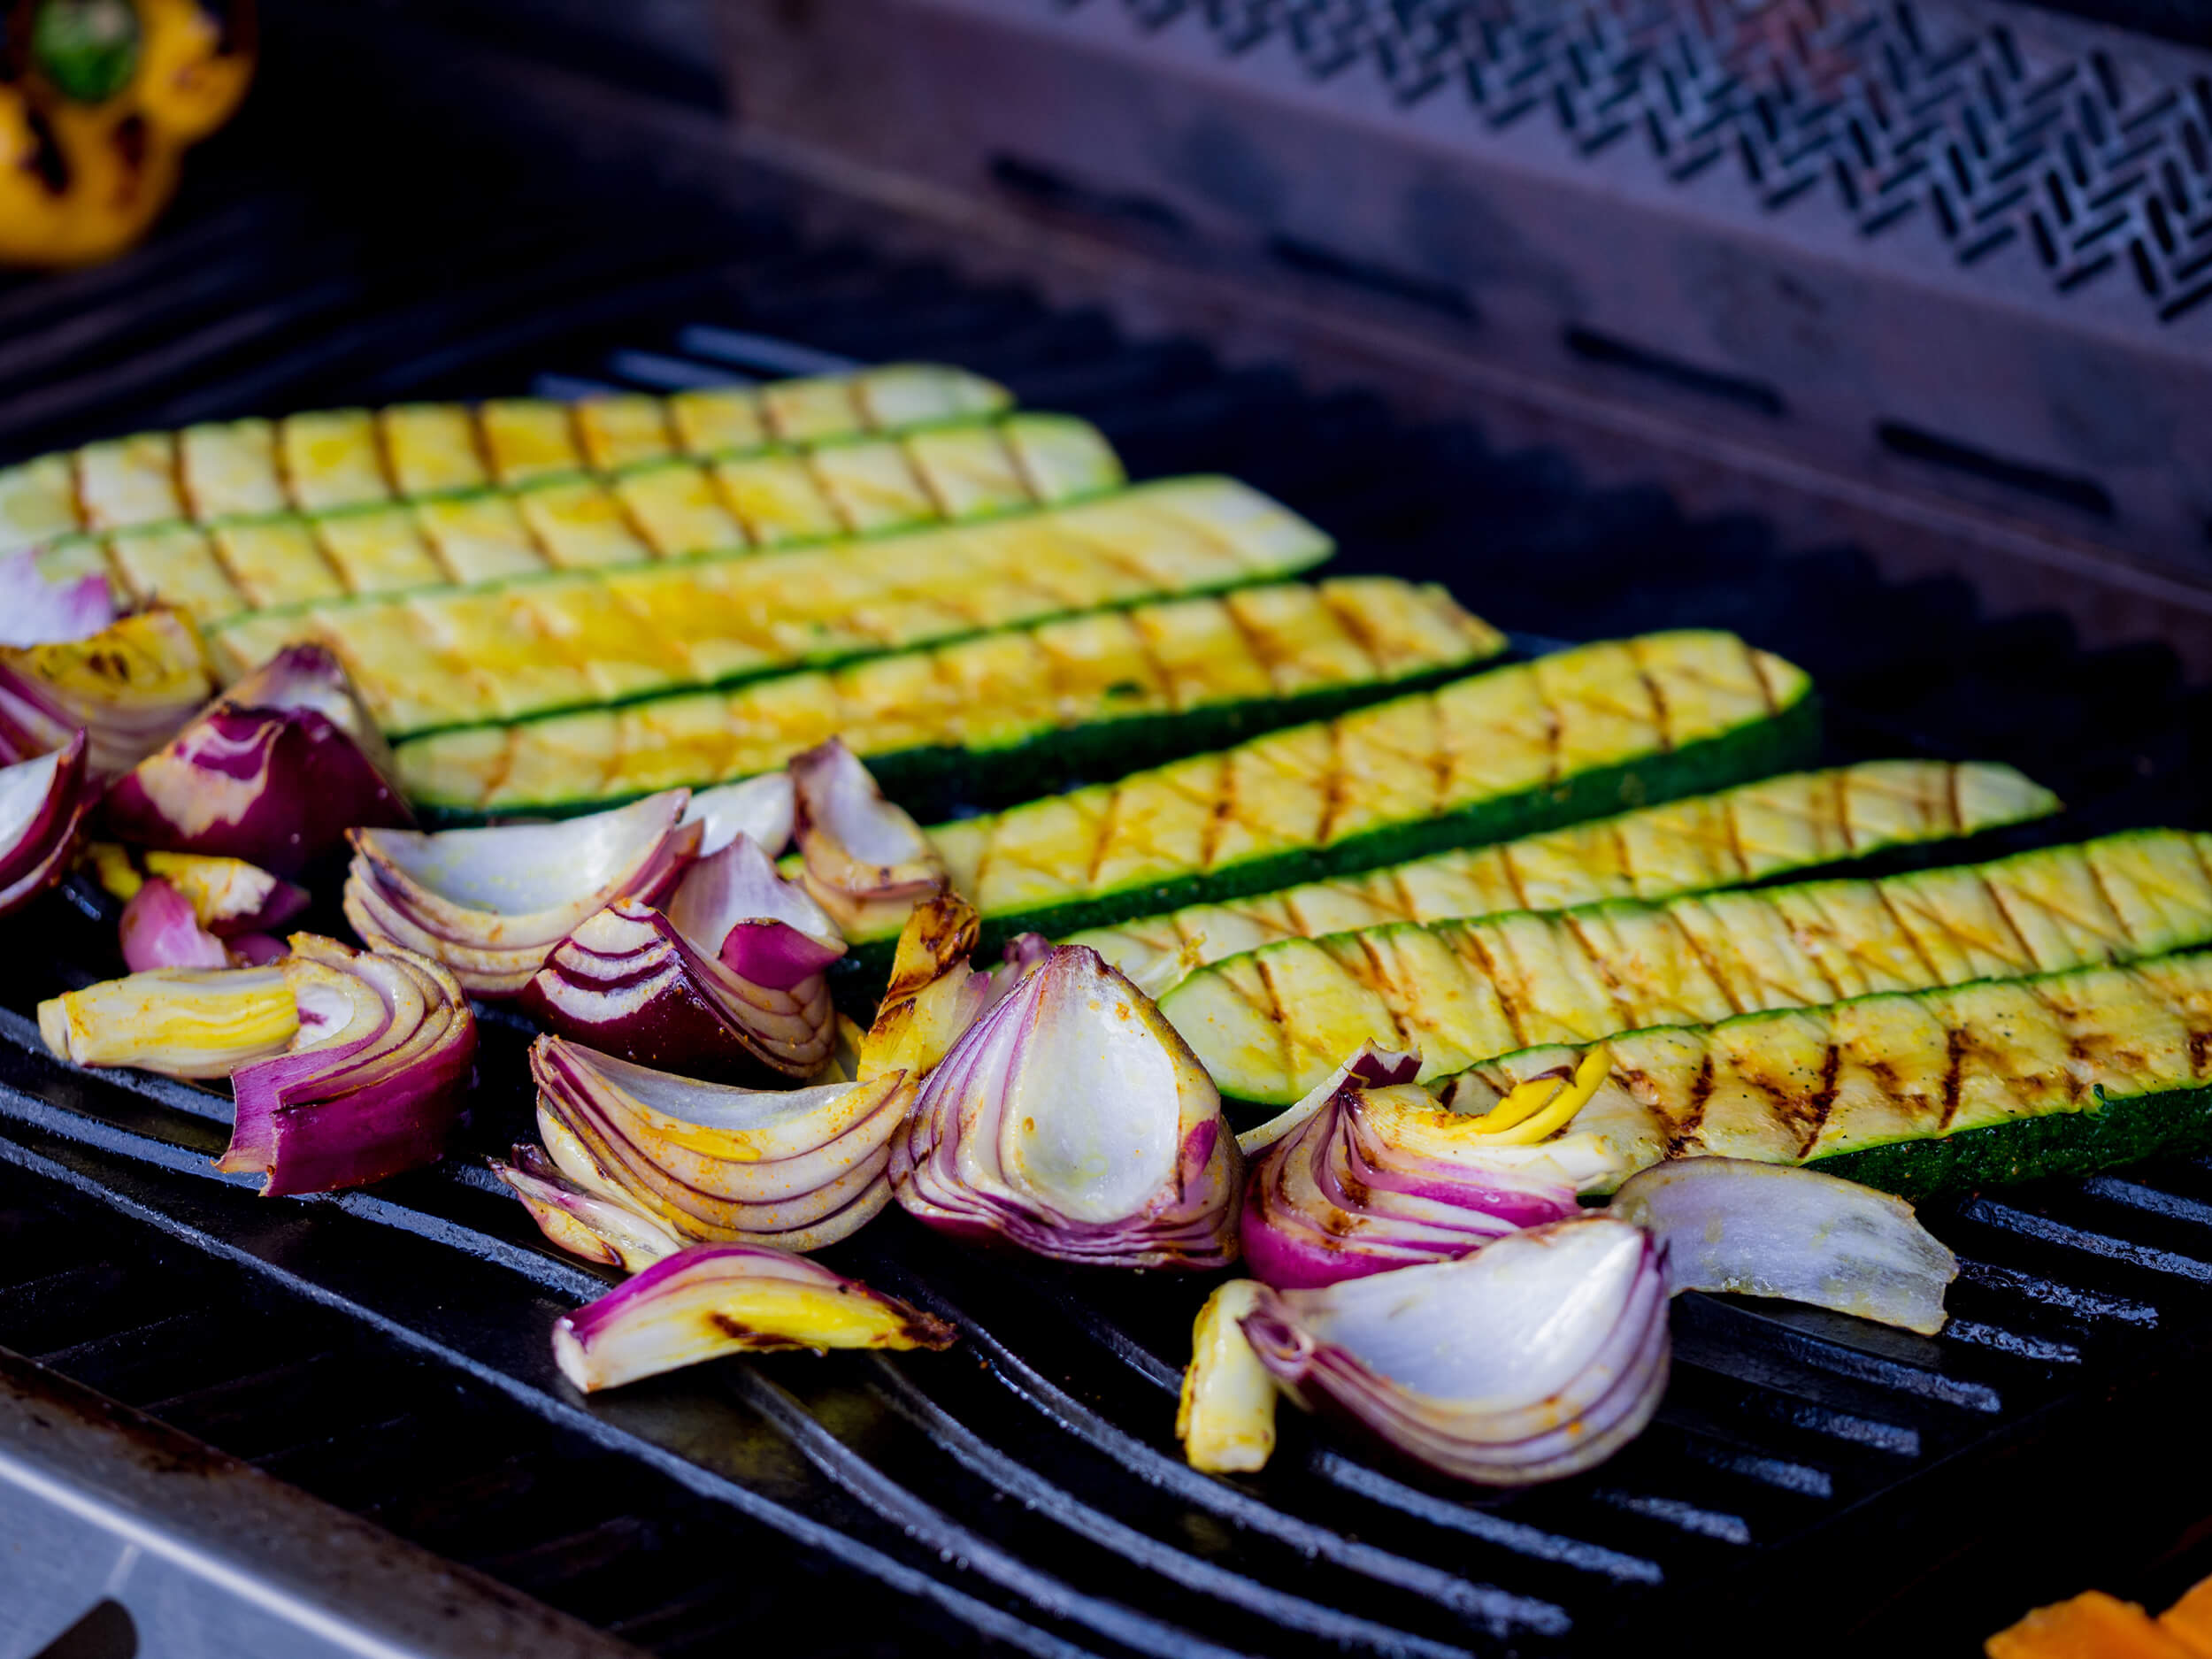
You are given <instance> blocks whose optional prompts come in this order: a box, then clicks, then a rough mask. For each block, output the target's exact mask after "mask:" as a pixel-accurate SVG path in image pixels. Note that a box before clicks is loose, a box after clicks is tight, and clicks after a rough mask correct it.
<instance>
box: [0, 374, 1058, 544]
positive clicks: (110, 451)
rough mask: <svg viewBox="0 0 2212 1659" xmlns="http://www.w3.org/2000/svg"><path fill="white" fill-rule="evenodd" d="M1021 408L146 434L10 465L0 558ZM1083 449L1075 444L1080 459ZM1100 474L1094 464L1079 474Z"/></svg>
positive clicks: (863, 381) (1, 483)
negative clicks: (63, 543) (61, 543)
mask: <svg viewBox="0 0 2212 1659" xmlns="http://www.w3.org/2000/svg"><path fill="white" fill-rule="evenodd" d="M1012 402H1013V400H1012V398H1011V397H1010V396H1008V394H1007V392H1006V390H1005V388H1003V387H1001V386H998V385H995V384H994V383H993V382H991V381H989V380H984V379H982V378H981V377H979V376H978V375H973V374H970V373H967V372H966V371H965V370H963V369H954V368H943V367H940V366H937V365H932V364H912V363H910V364H890V365H885V366H884V367H881V368H875V369H863V370H860V371H858V372H856V373H852V374H845V375H831V376H825V377H822V378H819V379H811V380H783V381H776V382H772V383H771V384H769V385H767V386H764V387H762V388H758V389H757V390H756V389H746V388H737V387H712V388H704V389H702V390H698V391H686V392H678V393H676V394H674V395H673V396H668V397H641V396H634V395H620V396H609V397H603V398H586V399H584V400H582V401H580V402H578V403H550V402H547V401H545V400H542V399H537V398H508V399H503V400H498V401H495V402H492V403H483V404H480V405H478V406H476V407H474V408H469V407H466V406H464V405H461V404H454V403H428V404H426V403H403V404H399V405H396V406H395V407H393V408H390V409H382V410H373V411H372V410H365V409H336V410H319V411H311V412H310V413H307V414H301V415H293V416H289V417H288V418H287V419H283V420H280V421H274V422H271V421H263V420H242V421H234V422H230V423H228V424H226V425H209V426H190V427H187V428H186V429H185V430H184V431H182V432H174V433H173V432H145V433H138V434H134V435H133V436H130V437H127V438H118V439H111V440H109V441H107V442H101V443H93V444H87V445H86V446H85V447H84V448H83V449H77V450H73V451H71V452H68V453H65V454H58V455H44V456H40V457H37V458H36V459H35V460H31V461H27V462H24V463H23V464H21V465H18V466H12V467H6V468H0V553H7V552H12V551H14V550H15V549H18V548H24V547H33V546H36V545H39V544H41V543H42V542H46V541H51V540H53V539H54V538H55V537H57V536H61V535H70V534H82V533H88V532H99V531H106V530H119V529H127V528H130V527H133V526H141V525H151V524H166V523H169V522H172V521H173V520H177V519H188V520H192V521H196V522H202V523H211V522H213V521H215V520H217V519H219V518H226V517H230V516H234V515H237V514H242V513H252V514H262V513H269V512H275V511H296V512H319V511H324V510H325V509H327V508H332V507H347V506H365V505H370V504H373V503H380V502H385V501H389V500H392V499H394V498H396V497H399V498H406V497H414V496H423V495H438V494H442V493H445V492H448V491H453V490H467V489H481V488H486V487H488V486H489V485H493V484H519V483H525V482H529V481H531V480H539V479H544V478H549V477H554V476H557V475H560V474H564V473H570V472H599V473H613V472H619V471H621V470H623V469H625V468H627V467H631V466H636V465H649V464H650V463H653V462H656V461H663V460H668V459H672V458H675V457H691V458H693V459H695V460H703V461H715V460H721V459H724V458H726V457H731V456H734V455H740V454H743V453H747V452H749V451H752V450H756V449H764V448H766V447H769V446H771V445H776V444H800V445H810V444H818V443H823V442H828V441H830V440H833V439H839V438H857V437H861V436H864V435H865V434H882V433H895V432H902V431H905V430H907V429H909V428H912V427H923V426H938V425H941V424H943V423H945V422H948V421H957V420H973V419H979V418H981V417H984V416H988V415H994V414H997V413H999V412H1000V411H1003V410H1005V409H1006V408H1007V407H1009V406H1010V404H1011V403H1012ZM1076 424H1077V425H1079V424H1080V423H1076ZM1085 430H1086V431H1087V430H1088V429H1087V428H1085ZM1067 433H1068V428H1067V427H1066V426H1064V425H1056V424H1049V423H1048V424H1047V425H1046V426H1042V427H1041V428H1039V429H1038V433H1037V435H1036V436H1035V438H1034V439H1033V440H1030V439H1018V440H1017V442H1016V446H1015V447H1016V448H1017V449H1020V448H1022V447H1023V445H1024V444H1025V443H1028V442H1035V443H1036V444H1039V445H1043V446H1045V447H1047V448H1050V447H1051V445H1052V443H1053V441H1054V440H1055V439H1056V438H1065V437H1066V435H1067ZM1092 435H1093V436H1094V437H1095V434H1092ZM1085 449H1086V446H1085V445H1084V444H1083V443H1082V442H1081V441H1080V439H1079V438H1078V439H1076V440H1075V441H1074V442H1073V448H1072V449H1071V451H1070V452H1071V453H1074V452H1075V451H1078V450H1085ZM1090 449H1091V450H1094V449H1095V446H1094V445H1093V446H1090ZM1094 464H1095V456H1094V453H1093V454H1091V455H1090V458H1089V460H1087V461H1086V462H1080V463H1079V464H1078V470H1081V468H1082V467H1083V466H1085V465H1094Z"/></svg>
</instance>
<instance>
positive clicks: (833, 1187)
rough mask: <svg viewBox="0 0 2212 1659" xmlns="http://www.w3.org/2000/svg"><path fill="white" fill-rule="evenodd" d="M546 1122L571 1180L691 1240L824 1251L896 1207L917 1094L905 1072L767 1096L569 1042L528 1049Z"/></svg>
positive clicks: (556, 1157)
mask: <svg viewBox="0 0 2212 1659" xmlns="http://www.w3.org/2000/svg"><path fill="white" fill-rule="evenodd" d="M530 1072H531V1075H532V1076H533V1077H534V1079H536V1080H537V1085H538V1126H539V1129H540V1131H541V1133H542V1135H543V1137H544V1140H545V1145H546V1149H547V1151H548V1153H549V1154H550V1156H551V1157H552V1159H553V1162H554V1163H555V1164H557V1165H558V1166H559V1168H560V1170H561V1172H562V1173H563V1174H564V1175H566V1176H567V1177H568V1178H569V1179H571V1180H572V1181H574V1182H576V1183H577V1184H578V1185H579V1186H580V1187H585V1188H587V1189H588V1190H590V1191H593V1192H596V1193H599V1194H601V1195H603V1196H612V1197H617V1198H619V1199H620V1200H621V1201H623V1202H627V1203H629V1204H631V1205H633V1206H634V1207H635V1208H638V1209H641V1210H644V1211H645V1212H646V1213H648V1214H649V1215H651V1216H653V1217H655V1218H656V1219H657V1220H659V1221H660V1222H661V1223H662V1224H663V1225H666V1226H668V1227H669V1228H670V1229H672V1231H674V1232H676V1233H680V1234H681V1235H683V1236H684V1237H685V1238H686V1239H688V1240H723V1241H731V1242H739V1243H766V1244H774V1245H777V1246H779V1247H780V1248H784V1249H787V1250H818V1249H820V1248H822V1247H823V1246H824V1245H826V1244H833V1243H835V1242H836V1241H837V1240H840V1239H842V1238H845V1237H847V1236H848V1235H849V1234H850V1233H854V1232H856V1231H857V1230H858V1229H859V1228H860V1227H861V1226H863V1225H865V1224H866V1223H867V1222H868V1221H869V1220H871V1219H872V1218H873V1217H874V1216H875V1215H876V1214H877V1212H878V1211H879V1210H882V1208H883V1207H884V1205H885V1204H886V1203H887V1202H889V1199H890V1191H889V1185H888V1183H887V1180H886V1179H885V1177H884V1170H885V1165H886V1164H887V1163H888V1162H889V1158H890V1151H889V1146H890V1141H891V1139H892V1137H893V1135H894V1134H895V1133H896V1131H897V1129H898V1126H899V1122H900V1119H901V1118H902V1116H903V1115H904V1111H905V1107H906V1103H907V1101H908V1099H909V1098H910V1091H908V1090H907V1088H906V1087H905V1084H906V1079H905V1078H904V1077H903V1076H902V1074H900V1073H897V1072H894V1073H891V1074H889V1075H887V1076H885V1077H879V1078H876V1079H872V1080H871V1081H869V1082H865V1083H832V1084H826V1085H822V1086H819V1087H813V1088H802V1089H787V1090H756V1089H744V1088H732V1087H726V1086H725V1085H722V1084H716V1083H702V1082H699V1081H697V1080H696V1079H692V1078H685V1077H675V1076H672V1075H671V1074H670V1073H668V1072H665V1071H652V1070H649V1068H647V1067H644V1066H640V1065H632V1064H629V1063H627V1062H626V1061H623V1060H618V1059H616V1058H615V1057H614V1056H611V1055H606V1054H601V1053H599V1052H597V1051H595V1050H594V1049H591V1048H585V1047H584V1046H583V1045H581V1044H580V1043H574V1042H570V1041H566V1040H565V1039H563V1038H560V1037H541V1038H539V1039H538V1040H537V1041H536V1042H535V1043H534V1045H532V1047H531V1049H530Z"/></svg>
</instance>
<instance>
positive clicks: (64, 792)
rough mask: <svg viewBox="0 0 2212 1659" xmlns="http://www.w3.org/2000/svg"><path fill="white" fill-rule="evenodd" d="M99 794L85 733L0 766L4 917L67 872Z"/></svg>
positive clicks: (0, 875)
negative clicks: (90, 773)
mask: <svg viewBox="0 0 2212 1659" xmlns="http://www.w3.org/2000/svg"><path fill="white" fill-rule="evenodd" d="M95 799H96V792H95V791H94V790H93V788H92V787H91V786H90V784H89V782H88V780H87V778H86V775H85V740H84V733H81V732H80V733H75V734H74V735H73V736H72V737H71V738H70V740H69V741H68V742H67V743H66V744H65V745H64V746H63V747H62V748H60V749H53V750H50V751H49V752H48V753H46V754H43V755H38V756H34V757H32V758H31V759H29V760H19V761H18V762H16V763H15V764H13V765H12V766H0V916H8V915H12V914H13V913H14V912H15V911H16V910H20V909H21V908H22V907H23V906H24V905H26V904H28V903H29V902H31V901H32V900H33V899H35V898H36V897H37V896H38V895H40V894H42V893H43V892H44V891H45V890H46V889H47V888H48V887H50V886H52V885H53V884H54V883H55V882H56V881H58V880H59V879H61V878H62V876H63V875H64V874H65V872H67V870H68V868H69V856H70V854H72V853H73V852H74V851H75V850H76V847H77V837H78V834H79V833H80V832H81V830H82V829H83V827H84V821H85V818H86V815H87V814H88V813H89V812H90V811H91V810H92V807H93V803H94V801H95Z"/></svg>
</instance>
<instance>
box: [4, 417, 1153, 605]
mask: <svg viewBox="0 0 2212 1659" xmlns="http://www.w3.org/2000/svg"><path fill="white" fill-rule="evenodd" d="M1061 427H1066V428H1069V429H1070V430H1071V431H1072V432H1074V433H1079V434H1084V435H1085V437H1086V440H1087V442H1088V445H1089V450H1088V453H1089V454H1090V456H1091V464H1090V465H1088V466H1087V467H1086V466H1078V465H1073V464H1072V459H1073V457H1070V460H1071V464H1070V465H1066V466H1064V467H1062V468H1060V469H1058V470H1057V471H1056V472H1053V473H1051V474H1049V475H1048V480H1047V481H1041V482H1038V483H1036V484H1034V485H1033V486H1027V487H1025V488H1027V493H1026V494H1025V495H1023V496H1022V497H1020V498H1019V499H1018V500H1014V501H1010V502H1006V503H969V504H968V505H967V506H966V507H965V508H964V509H956V507H954V506H951V505H943V504H941V503H946V502H955V503H957V502H962V501H964V497H962V496H961V495H959V493H958V492H957V491H956V490H954V491H951V492H949V493H948V492H945V491H943V490H941V488H940V485H941V482H942V480H940V479H938V478H937V477H935V476H934V475H933V474H932V473H930V472H928V471H927V469H926V468H918V467H915V466H911V465H909V463H908V462H907V460H906V459H905V458H904V457H905V450H906V449H908V448H910V447H911V444H910V442H909V441H904V440H900V439H894V438H871V439H865V440H859V441H841V442H836V443H833V444H827V445H824V446H820V447H818V448H808V449H801V450H796V451H792V452H788V453H787V452H782V451H778V452H775V453H772V454H764V455H759V456H754V457H748V458H745V459H740V460H730V461H718V462H713V463H707V462H701V461H689V460H677V461H664V462H657V463H655V464H653V465H649V466H644V467H640V468H637V469H635V470H634V471H630V472H621V473H618V474H616V475H614V476H612V477H610V478H599V477H593V476H589V475H578V474H573V473H564V474H562V475H560V476H558V477H556V478H549V479H542V480H536V481H534V482H531V483H526V484H520V485H517V486H515V487H513V488H501V489H494V490H475V491H471V492H469V493H467V494H465V495H453V496H440V497H432V498H428V499H425V500H422V501H417V502H411V503H410V502H388V503H380V504H376V505H371V506H345V507H336V508H331V509H326V510H324V511H319V512H316V513H311V514H308V515H304V516H301V515H295V514H276V515H262V516H257V517H253V518H217V519H215V520H214V521H212V522H211V523H210V524H207V525H204V526H202V525H195V524H187V523H166V524H158V525H150V526H141V527H138V528H134V529H128V530H122V531H118V532H115V533H113V534H106V535H99V536H91V537H76V538H65V539H64V540H62V541H58V542H56V543H55V544H54V545H53V546H52V547H51V548H50V549H48V550H47V551H46V552H45V553H43V554H42V555H41V556H40V557H39V559H38V568H39V570H40V571H41V572H43V573H44V575H45V576H46V577H47V578H48V579H49V580H50V581H54V582H61V581H81V580H84V579H85V578H87V577H88V576H90V575H98V576H102V577H104V578H105V580H106V581H107V584H108V586H109V588H111V591H112V592H113V593H114V594H115V595H118V596H119V597H123V598H127V599H131V600H134V601H135V602H137V603H153V602H156V601H161V602H165V603H170V604H173V605H175V606H177V607H179V608H180V609H181V610H185V611H189V612H190V613H191V614H192V615H193V616H194V617H195V618H196V619H198V620H200V621H202V622H210V621H217V620H220V619H222V618H227V617H232V616H236V615H238V614H240V613H242V612H246V611H263V610H269V609H273V608H279V607H282V606H287V605H296V604H311V603H318V602H319V601H325V600H330V599H339V598H344V597H347V596H349V595H373V594H390V593H403V592H411V591H413V590H416V589H419V588H436V587H442V586H449V585H451V584H455V583H470V582H481V581H492V580H506V579H508V578H511V577H515V576H524V575H531V574H536V573H542V572H547V571H553V570H577V569H592V568H599V567H604V566H611V565H641V564H649V563H651V562H652V561H654V560H656V559H664V558H676V557H692V556H695V555H705V554H732V553H744V552H748V551H752V550H755V549H762V548H777V547H791V546H796V545H800V544H803V543H810V542H819V541H841V540H845V539H848V538H850V537H853V536H856V535H868V534H877V533H879V532H885V531H893V530H910V529H916V528H919V527H922V526H927V525H933V524H948V523H958V522H964V521H966V520H968V519H971V518H987V517H991V516H993V515H994V514H995V513H997V512H1000V511H1011V510H1015V509H1020V510H1029V509H1033V508H1036V507H1041V506H1050V505H1053V504H1054V503H1057V502H1062V501H1068V500H1072V499H1075V498H1077V497H1079V496H1081V495H1094V494H1097V493H1099V492H1100V491H1102V490H1108V489H1112V488H1116V487H1117V486H1118V485H1119V484H1120V483H1121V481H1122V474H1121V466H1120V463H1119V462H1118V461H1116V460H1115V458H1114V454H1113V451H1112V450H1111V449H1108V448H1107V447H1106V444H1105V442H1104V440H1102V439H1100V438H1099V437H1098V436H1097V435H1096V434H1094V433H1093V432H1091V429H1090V428H1089V427H1087V426H1083V425H1082V423H1081V422H1079V421H1069V420H1067V419H1065V418H1064V417H1061V416H1051V415H1013V416H1009V417H1007V418H1006V419H1004V420H1002V421H997V422H987V423H974V424H971V425H967V426H955V427H949V428H946V429H944V430H942V431H940V432H936V433H933V434H930V435H931V437H932V438H933V440H934V441H935V442H933V445H932V446H931V452H932V453H939V454H941V453H943V452H945V451H947V450H957V449H960V448H962V447H965V448H966V449H977V450H986V451H997V452H1002V453H1004V454H1005V455H1007V456H1008V457H1011V456H1012V455H1014V454H1015V453H1018V451H1019V450H1020V449H1022V448H1023V447H1024V445H1025V442H1027V441H1028V440H1030V439H1031V438H1033V436H1034V434H1036V433H1037V431H1038V430H1039V429H1041V428H1051V429H1054V430H1058V429H1059V428H1061ZM956 441H957V442H956ZM1062 447H1063V448H1066V449H1072V448H1073V447H1074V446H1073V444H1072V443H1064V444H1063V446H1062ZM857 457H874V458H873V459H872V461H871V462H870V464H869V466H868V467H867V468H865V469H859V468H858V460H857ZM1008 465H1012V462H1011V459H1009V461H1008ZM841 467H846V468H854V469H856V471H855V472H854V473H853V474H852V475H847V474H846V473H844V472H840V470H839V469H840V468H841ZM893 468H896V469H897V470H896V472H893V471H892V469H893ZM1021 476H1023V477H1027V476H1028V475H1027V474H1026V473H1024V474H1022V475H1021ZM864 483H866V484H869V485H871V488H870V489H868V490H863V488H861V487H862V485H863V484H864ZM25 557H29V556H28V555H25Z"/></svg>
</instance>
